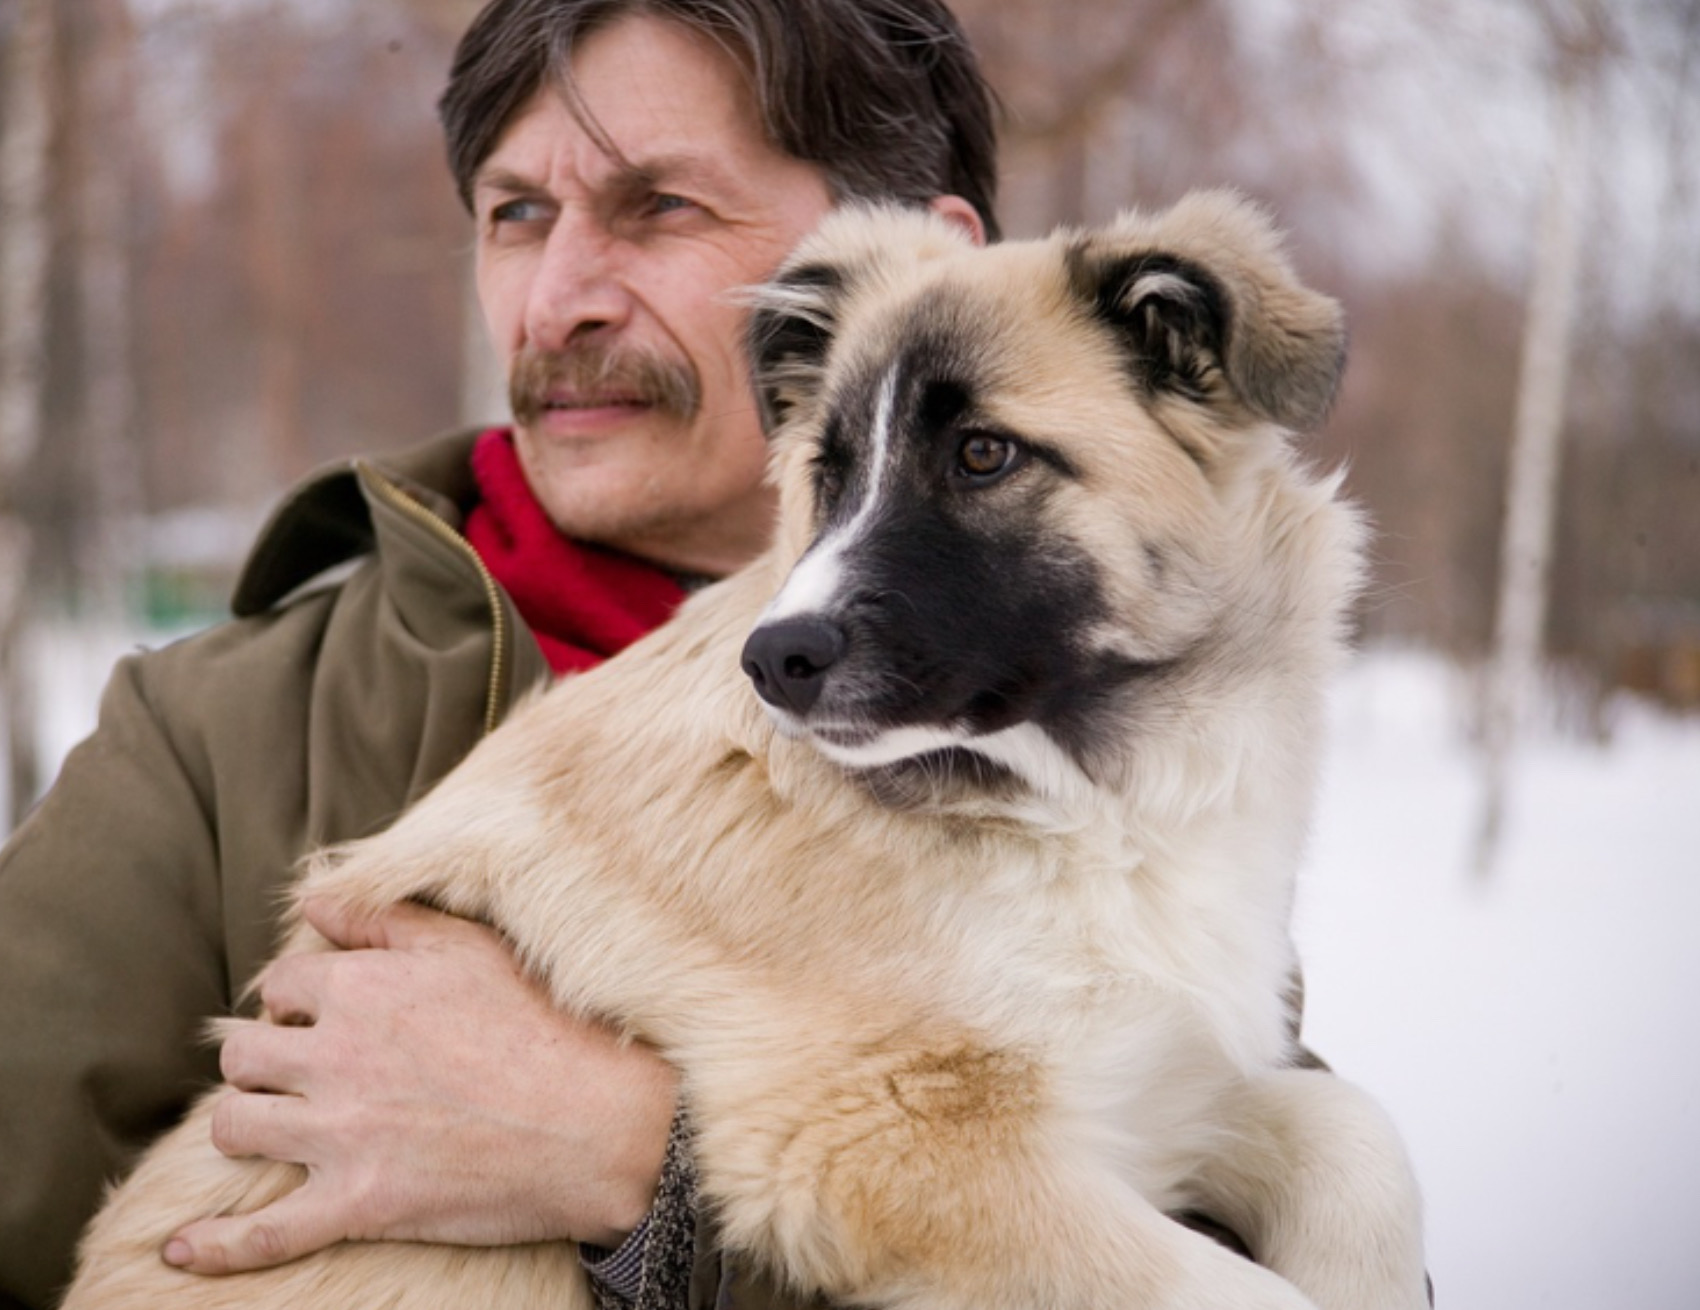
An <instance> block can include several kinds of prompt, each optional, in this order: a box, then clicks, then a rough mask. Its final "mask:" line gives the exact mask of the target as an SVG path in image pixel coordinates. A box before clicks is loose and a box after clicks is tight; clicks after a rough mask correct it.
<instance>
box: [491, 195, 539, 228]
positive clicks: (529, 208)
mask: <svg viewBox="0 0 1700 1310" xmlns="http://www.w3.org/2000/svg"><path fill="white" fill-rule="evenodd" d="M543 217H545V214H544V209H543V205H542V204H541V203H540V202H538V201H536V200H529V199H520V200H504V201H503V202H502V203H501V204H499V205H495V206H493V207H492V208H491V210H490V222H491V223H535V222H537V221H538V220H539V219H541V218H543Z"/></svg>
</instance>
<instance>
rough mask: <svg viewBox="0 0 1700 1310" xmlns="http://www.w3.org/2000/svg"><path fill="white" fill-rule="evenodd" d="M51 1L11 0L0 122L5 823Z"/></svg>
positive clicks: (37, 340)
mask: <svg viewBox="0 0 1700 1310" xmlns="http://www.w3.org/2000/svg"><path fill="white" fill-rule="evenodd" d="M54 35H55V34H54V16H53V0H20V5H19V9H18V10H17V14H16V18H15V22H14V27H13V30H12V35H11V41H10V49H9V51H8V52H7V54H8V56H9V57H8V58H7V59H6V60H5V75H4V79H3V80H0V87H4V94H5V106H4V111H3V113H4V116H3V117H0V133H3V135H0V721H4V723H5V725H6V739H7V751H6V776H7V784H8V785H7V788H6V795H7V796H8V798H9V807H10V810H11V813H10V815H8V816H3V817H6V818H8V819H9V820H10V821H12V822H16V820H17V819H18V818H20V817H21V816H22V814H23V812H24V810H25V808H26V807H27V806H28V805H29V804H30V802H31V801H32V800H33V799H34V797H35V792H36V789H37V786H38V784H39V778H38V776H37V773H38V766H37V762H36V743H35V714H34V704H33V697H32V696H31V694H30V687H29V680H28V662H27V659H26V652H25V651H24V649H23V636H24V630H25V623H26V619H27V615H28V607H27V597H28V594H29V590H28V587H27V585H26V584H27V580H28V576H29V558H30V532H29V529H28V526H27V522H26V520H25V518H24V515H23V513H22V507H21V505H20V503H19V497H18V484H19V481H20V479H21V477H22V475H23V471H24V468H25V466H26V465H27V464H28V463H29V461H30V459H31V457H32V456H33V455H34V453H35V450H36V448H37V446H39V445H40V442H41V426H42V422H41V420H42V406H43V396H44V392H45V364H46V347H45V338H46V328H45V324H46V318H47V285H48V257H49V253H50V248H51V236H50V224H49V221H48V205H49V200H50V189H51V188H50V185H49V183H50V174H49V168H50V161H51V146H52V138H53V120H54V102H53V73H52V70H53V61H54Z"/></svg>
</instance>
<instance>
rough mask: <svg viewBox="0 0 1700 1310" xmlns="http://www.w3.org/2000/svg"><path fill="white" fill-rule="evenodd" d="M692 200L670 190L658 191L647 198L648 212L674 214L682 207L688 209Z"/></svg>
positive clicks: (691, 204)
mask: <svg viewBox="0 0 1700 1310" xmlns="http://www.w3.org/2000/svg"><path fill="white" fill-rule="evenodd" d="M693 205H694V202H693V201H690V200H687V199H686V198H685V197H684V196H676V195H673V194H672V193H671V192H666V191H663V192H658V193H657V194H656V195H653V196H651V197H650V198H649V212H650V213H652V214H674V213H677V212H679V211H680V210H682V209H690V208H692V207H693Z"/></svg>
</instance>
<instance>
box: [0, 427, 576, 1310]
mask: <svg viewBox="0 0 1700 1310" xmlns="http://www.w3.org/2000/svg"><path fill="white" fill-rule="evenodd" d="M472 440H473V434H472V433H463V434H458V435H456V436H454V437H450V438H446V439H442V440H438V441H436V442H434V443H432V444H430V445H428V446H425V447H422V448H420V449H417V450H415V451H412V452H410V453H408V454H406V455H401V456H397V457H394V458H386V459H381V460H373V461H370V462H355V463H352V464H346V465H341V466H338V467H334V468H331V469H329V470H327V471H325V472H322V473H320V474H318V475H317V476H314V477H312V478H310V479H309V480H308V481H306V482H305V483H304V484H302V485H301V486H300V487H299V488H298V489H297V490H295V491H294V492H293V493H292V494H291V495H290V496H289V497H288V498H287V499H286V500H285V501H284V502H283V504H282V506H281V507H280V508H279V509H278V511H277V512H276V514H275V515H274V517H273V519H272V521H271V522H270V523H269V525H268V526H267V527H266V529H265V531H264V532H263V534H262V535H261V537H260V538H259V541H258V543H257V545H256V547H255V549H254V551H253V553H252V555H251V556H250V558H249V559H248V561H247V564H246V566H245V568H244V571H243V573H242V576H241V580H240V582H239V584H238V587H237V590H236V594H235V598H234V610H235V614H236V618H235V619H234V620H233V621H232V622H229V623H225V624H222V625H220V626H218V627H215V628H213V629H211V630H209V631H207V632H205V633H202V634H200V635H198V636H195V637H191V638H189V639H187V640H185V641H182V642H179V643H177V644H175V645H172V646H169V647H167V648H165V649H163V650H159V651H153V652H147V653H142V654H137V655H132V656H130V657H129V658H127V659H125V660H124V661H123V662H122V663H120V664H119V665H118V667H117V669H116V670H115V672H114V673H113V675H112V678H111V682H110V684H109V685H108V687H107V690H106V693H105V696H104V698H103V700H102V703H101V710H100V723H99V727H98V728H97V729H96V731H95V732H94V734H93V735H92V736H91V737H89V739H88V740H87V741H85V742H83V743H82V744H81V745H80V746H78V747H77V749H76V750H75V751H74V752H73V753H72V754H71V756H70V757H69V758H68V759H67V761H66V763H65V766H64V769H63V771H62V772H61V774H60V777H59V781H58V782H57V784H56V785H55V786H54V788H53V790H52V791H51V792H50V793H49V795H48V796H47V797H46V798H45V799H44V800H43V801H42V803H41V804H40V806H38V807H37V809H36V810H35V812H34V813H33V814H32V815H31V816H30V817H29V818H28V819H27V820H26V821H25V822H24V824H23V825H22V826H21V827H20V828H19V829H18V831H17V832H16V833H15V834H14V836H13V837H12V839H11V841H10V842H9V843H8V844H7V845H6V846H5V848H4V850H3V851H0V1307H6V1310H11V1307H14V1306H20V1305H21V1306H32V1307H34V1306H45V1305H49V1304H51V1303H52V1299H53V1297H54V1294H55V1289H57V1288H59V1287H61V1286H62V1285H63V1284H64V1282H65V1281H66V1279H67V1278H68V1275H69V1271H70V1267H71V1259H72V1252H73V1247H74V1244H75V1241H76V1238H77V1235H78V1233H79V1232H80V1230H81V1229H82V1227H83V1225H84V1223H85V1222H86V1221H87V1220H88V1218H89V1216H90V1214H91V1213H92V1212H93V1210H94V1208H95V1206H96V1204H97V1203H98V1200H99V1197H100V1194H101V1189H102V1187H103V1185H104V1184H105V1183H106V1181H107V1180H110V1179H112V1178H115V1177H117V1176H118V1175H119V1174H121V1173H122V1172H123V1171H124V1169H125V1167H126V1166H127V1164H128V1163H129V1162H130V1161H131V1160H132V1159H133V1158H134V1156H135V1155H136V1153H137V1152H138V1151H139V1150H140V1149H141V1148H142V1147H143V1146H145V1145H146V1144H147V1143H148V1142H149V1141H150V1140H151V1139H152V1138H153V1137H154V1136H155V1135H157V1134H158V1133H159V1132H160V1131H161V1130H162V1129H164V1128H165V1127H167V1126H169V1125H170V1124H171V1123H172V1122H173V1121H174V1120H175V1119H176V1118H177V1117H178V1116H179V1115H180V1114H181V1112H182V1111H183V1109H184V1107H185V1102H186V1100H187V1098H189V1097H190V1096H191V1095H192V1094H193V1093H194V1092H196V1091H197V1090H199V1089H200V1088H202V1087H204V1086H206V1085H207V1084H208V1083H209V1082H210V1081H211V1080H213V1079H214V1078H216V1076H217V1072H218V1068H217V1057H216V1054H215V1053H214V1051H213V1050H212V1048H211V1047H209V1046H208V1045H207V1044H206V1043H205V1042H204V1041H203V1040H202V1038H201V1034H202V1030H203V1028H204V1025H205V1023H206V1020H207V1019H208V1018H209V1017H210V1016H214V1015H220V1014H224V1013H228V1012H229V1010H230V1007H231V1005H232V1002H233V998H234V997H236V996H237V994H238V993H239V992H240V990H241V989H242V987H243V986H244V984H245V983H246V982H247V981H248V980H249V979H250V978H251V977H252V976H253V975H254V973H255V972H256V971H257V969H258V968H259V967H260V965H261V964H263V963H264V962H265V961H266V960H267V958H269V956H270V954H271V952H272V950H273V946H274V942H275V940H276V935H277V919H278V914H277V911H278V908H279V904H280V892H281V889H282V888H283V887H284V885H285V883H286V882H287V880H288V878H289V876H290V871H291V868H292V866H293V865H294V864H295V862H296V860H297V859H298V858H299V857H300V856H301V855H302V854H303V853H304V852H306V851H307V850H308V849H309V848H311V847H313V846H316V845H318V844H320V843H323V842H328V841H338V840H343V839H347V838H353V837H358V836H361V835H363V834H366V833H370V832H372V831H374V830H376V829H379V828H381V827H383V826H384V825H385V824H386V823H387V822H388V821H389V820H391V819H392V818H394V817H395V815H396V814H397V813H398V812H399V811H400V810H401V809H402V808H403V807H404V806H406V805H407V804H408V802H409V801H411V800H413V799H415V798H416V797H418V796H419V795H420V794H421V793H423V792H424V791H425V790H426V789H427V788H429V787H430V786H431V784H432V783H433V782H435V781H436V780H437V779H438V778H439V777H441V775H442V774H443V773H445V772H446V771H447V770H448V769H449V768H450V767H452V766H453V765H454V764H455V763H456V762H457V761H458V760H459V759H460V758H461V757H462V756H464V755H465V754H466V752H467V751H468V750H469V749H471V747H472V746H473V744H474V743H475V742H476V741H477V740H478V739H479V738H480V737H481V736H482V735H483V734H484V733H485V732H486V731H488V730H489V728H490V727H492V726H493V725H494V724H495V723H496V722H498V721H499V720H500V719H501V718H502V716H503V715H504V714H505V713H506V712H507V710H508V709H509V707H510V706H511V705H512V704H513V702H514V699H515V696H516V695H517V694H519V693H521V692H523V691H524V690H525V689H526V688H528V687H530V686H532V685H533V684H535V683H537V682H538V681H539V680H541V679H543V678H544V677H546V676H547V673H548V668H547V665H546V663H545V661H544V659H543V656H542V653H541V652H540V651H539V650H538V648H537V645H536V642H535V641H533V640H532V638H531V636H530V634H529V632H528V631H527V630H526V628H525V625H524V623H523V622H522V621H521V620H520V618H519V616H518V613H517V611H516V610H515V609H514V607H513V604H512V602H511V601H510V600H509V599H508V598H507V596H506V595H505V594H504V593H503V592H502V591H501V589H500V588H499V587H497V585H496V584H495V582H494V581H493V580H492V579H491V578H490V576H489V574H488V573H487V572H486V571H485V569H484V567H483V565H482V564H481V563H480V561H479V560H478V558H477V556H476V555H475V554H474V552H473V550H472V548H471V547H470V546H469V545H467V543H466V542H465V540H464V539H462V538H461V537H460V535H459V533H458V532H457V531H456V530H455V529H456V528H457V527H458V526H459V524H460V522H461V518H462V511H463V509H464V508H465V507H466V506H468V505H470V503H471V502H472V501H473V499H474V498H475V496H476V487H475V484H474V482H473V478H472V473H471V468H470V464H469V456H470V451H471V445H472ZM343 564H350V565H351V567H352V572H349V573H347V574H346V575H345V576H342V577H341V578H340V580H337V581H326V582H320V583H315V579H318V578H319V577H320V575H321V574H323V573H324V572H325V570H327V569H332V568H334V567H335V566H337V565H343Z"/></svg>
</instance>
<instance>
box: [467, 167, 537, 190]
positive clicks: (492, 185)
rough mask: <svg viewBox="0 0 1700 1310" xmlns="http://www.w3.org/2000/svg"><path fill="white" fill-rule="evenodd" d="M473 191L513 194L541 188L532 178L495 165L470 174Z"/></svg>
mask: <svg viewBox="0 0 1700 1310" xmlns="http://www.w3.org/2000/svg"><path fill="white" fill-rule="evenodd" d="M472 189H473V190H474V191H486V190H487V191H502V192H509V193H513V194H529V193H531V192H534V191H541V190H543V188H542V187H541V186H540V185H539V184H538V183H537V181H536V180H535V179H533V178H529V177H525V176H523V175H521V174H519V173H516V172H514V171H513V170H512V169H509V168H502V167H501V166H499V165H497V166H494V167H489V168H481V169H479V170H478V171H477V172H476V173H474V174H473V175H472Z"/></svg>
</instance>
